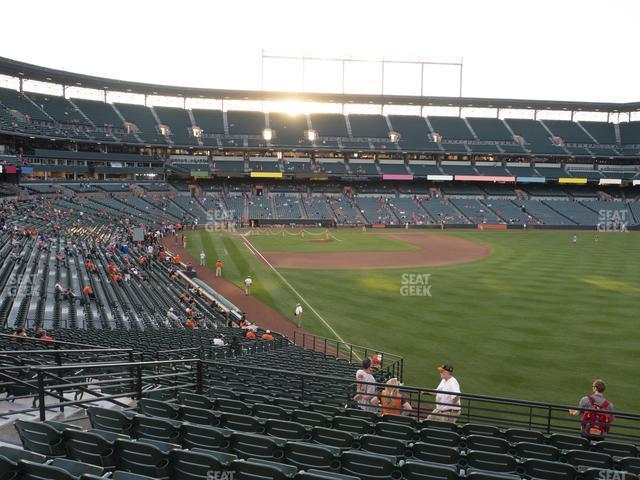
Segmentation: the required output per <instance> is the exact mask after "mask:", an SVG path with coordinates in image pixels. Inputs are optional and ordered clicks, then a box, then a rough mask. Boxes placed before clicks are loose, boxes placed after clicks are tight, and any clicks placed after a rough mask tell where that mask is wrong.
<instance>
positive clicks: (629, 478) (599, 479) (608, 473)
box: [580, 468, 638, 480]
mask: <svg viewBox="0 0 640 480" xmlns="http://www.w3.org/2000/svg"><path fill="white" fill-rule="evenodd" d="M580 476H581V479H582V480H603V479H606V478H610V479H614V478H618V479H620V480H622V479H623V478H624V479H625V480H638V476H637V475H635V474H633V473H629V472H620V471H617V470H610V469H601V468H587V469H586V470H583V471H582V472H580Z"/></svg>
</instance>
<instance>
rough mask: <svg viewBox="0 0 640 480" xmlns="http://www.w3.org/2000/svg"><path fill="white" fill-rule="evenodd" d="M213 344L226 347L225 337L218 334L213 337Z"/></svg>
mask: <svg viewBox="0 0 640 480" xmlns="http://www.w3.org/2000/svg"><path fill="white" fill-rule="evenodd" d="M213 346H214V347H224V338H223V337H222V335H216V336H215V337H213Z"/></svg>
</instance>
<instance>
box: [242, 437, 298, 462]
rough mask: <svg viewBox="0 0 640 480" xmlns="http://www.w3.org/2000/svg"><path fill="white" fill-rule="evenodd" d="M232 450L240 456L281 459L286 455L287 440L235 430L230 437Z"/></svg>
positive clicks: (245, 457)
mask: <svg viewBox="0 0 640 480" xmlns="http://www.w3.org/2000/svg"><path fill="white" fill-rule="evenodd" d="M229 440H230V442H231V446H230V450H231V452H233V453H234V454H236V455H237V456H238V457H239V458H244V459H247V458H256V459H261V460H275V461H279V460H280V459H282V458H283V457H284V450H283V448H284V446H285V444H286V441H284V440H282V439H279V438H275V437H267V436H265V435H257V434H252V433H243V432H234V433H232V434H231V436H230V437H229Z"/></svg>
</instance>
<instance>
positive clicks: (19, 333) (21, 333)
mask: <svg viewBox="0 0 640 480" xmlns="http://www.w3.org/2000/svg"><path fill="white" fill-rule="evenodd" d="M13 336H14V337H26V336H27V330H26V329H24V328H19V329H17V330H16V331H15V332H13Z"/></svg>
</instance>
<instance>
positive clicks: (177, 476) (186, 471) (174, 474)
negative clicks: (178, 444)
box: [169, 450, 230, 480]
mask: <svg viewBox="0 0 640 480" xmlns="http://www.w3.org/2000/svg"><path fill="white" fill-rule="evenodd" d="M169 463H170V468H171V479H172V480H200V479H203V478H208V477H207V475H208V474H209V473H210V472H215V471H218V472H219V471H222V470H223V469H226V468H228V467H229V465H230V462H227V463H226V464H225V463H223V462H221V461H220V459H219V458H218V457H216V455H215V454H214V453H213V452H206V451H198V452H195V451H187V450H172V451H170V452H169Z"/></svg>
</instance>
